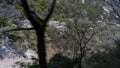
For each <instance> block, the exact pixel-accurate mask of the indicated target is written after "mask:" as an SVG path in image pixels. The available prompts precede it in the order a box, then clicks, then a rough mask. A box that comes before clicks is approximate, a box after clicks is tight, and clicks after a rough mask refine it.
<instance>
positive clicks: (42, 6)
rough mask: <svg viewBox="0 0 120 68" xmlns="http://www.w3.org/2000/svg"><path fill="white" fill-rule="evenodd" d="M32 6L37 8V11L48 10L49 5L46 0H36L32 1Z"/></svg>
mask: <svg viewBox="0 0 120 68" xmlns="http://www.w3.org/2000/svg"><path fill="white" fill-rule="evenodd" d="M31 7H32V8H33V9H34V10H35V12H41V11H43V12H47V11H48V5H47V2H46V1H45V0H42V1H39V0H36V1H35V2H32V3H31Z"/></svg>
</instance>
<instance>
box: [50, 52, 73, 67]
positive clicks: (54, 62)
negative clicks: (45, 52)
mask: <svg viewBox="0 0 120 68" xmlns="http://www.w3.org/2000/svg"><path fill="white" fill-rule="evenodd" d="M49 65H50V66H49V67H50V68H52V67H56V68H73V65H72V61H71V60H70V59H69V58H68V57H66V56H63V55H62V54H55V55H54V56H53V57H52V58H51V59H50V61H49Z"/></svg>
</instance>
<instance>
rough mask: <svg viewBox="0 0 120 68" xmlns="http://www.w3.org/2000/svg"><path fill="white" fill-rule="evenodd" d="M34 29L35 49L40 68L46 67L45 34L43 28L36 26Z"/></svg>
mask: <svg viewBox="0 0 120 68" xmlns="http://www.w3.org/2000/svg"><path fill="white" fill-rule="evenodd" d="M35 30H36V35H37V49H38V57H39V64H40V68H47V62H46V47H45V36H44V35H45V34H44V33H45V28H39V27H38V28H37V29H35ZM40 30H41V31H40Z"/></svg>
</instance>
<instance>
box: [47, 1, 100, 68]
mask: <svg viewBox="0 0 120 68" xmlns="http://www.w3.org/2000/svg"><path fill="white" fill-rule="evenodd" d="M90 3H91V2H90ZM90 3H89V2H85V3H84V4H83V3H81V1H80V0H78V1H76V0H66V1H65V2H63V1H62V0H61V1H59V2H58V4H57V5H56V7H59V8H56V9H55V11H56V12H55V14H54V15H55V16H53V17H54V19H55V20H57V21H60V23H62V22H64V23H65V24H66V25H65V27H66V29H65V30H64V31H63V32H62V34H61V33H60V32H59V30H58V32H57V31H56V30H54V31H53V32H51V33H56V34H57V35H54V34H52V35H54V36H51V37H52V41H53V40H54V41H53V43H54V45H55V47H56V48H58V50H59V51H60V52H62V53H64V54H65V55H69V57H72V58H74V59H76V58H77V61H75V63H74V65H75V66H76V65H78V67H79V68H82V63H83V59H84V57H85V55H86V54H87V53H88V52H89V50H91V49H92V47H94V46H93V45H96V43H95V42H92V41H96V40H95V39H96V38H94V36H95V35H96V33H97V30H99V25H100V24H97V23H96V22H97V21H98V20H101V18H100V14H102V10H101V8H100V7H99V6H97V7H96V4H90ZM62 6H64V7H62ZM57 10H60V11H57ZM58 15H59V16H58ZM59 33H60V34H59ZM48 34H49V33H48ZM60 35H62V36H60ZM53 37H54V38H53ZM56 39H57V40H56ZM58 39H59V41H58ZM67 53H68V54H67Z"/></svg>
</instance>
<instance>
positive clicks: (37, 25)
mask: <svg viewBox="0 0 120 68" xmlns="http://www.w3.org/2000/svg"><path fill="white" fill-rule="evenodd" d="M21 3H22V7H23V9H24V11H25V13H26V16H27V18H28V19H29V21H30V23H31V24H32V26H33V28H18V29H12V30H6V31H3V32H5V33H6V32H10V31H19V30H35V32H36V35H37V49H38V57H39V66H40V68H47V62H46V47H45V38H44V34H45V31H46V24H47V22H48V21H49V19H50V18H51V15H52V13H53V11H54V8H55V3H56V0H54V1H53V3H52V5H51V8H50V10H49V12H48V14H47V16H46V17H45V19H42V18H40V17H39V16H37V15H36V13H35V12H34V11H32V10H31V9H30V7H29V5H28V2H27V1H26V0H21Z"/></svg>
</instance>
